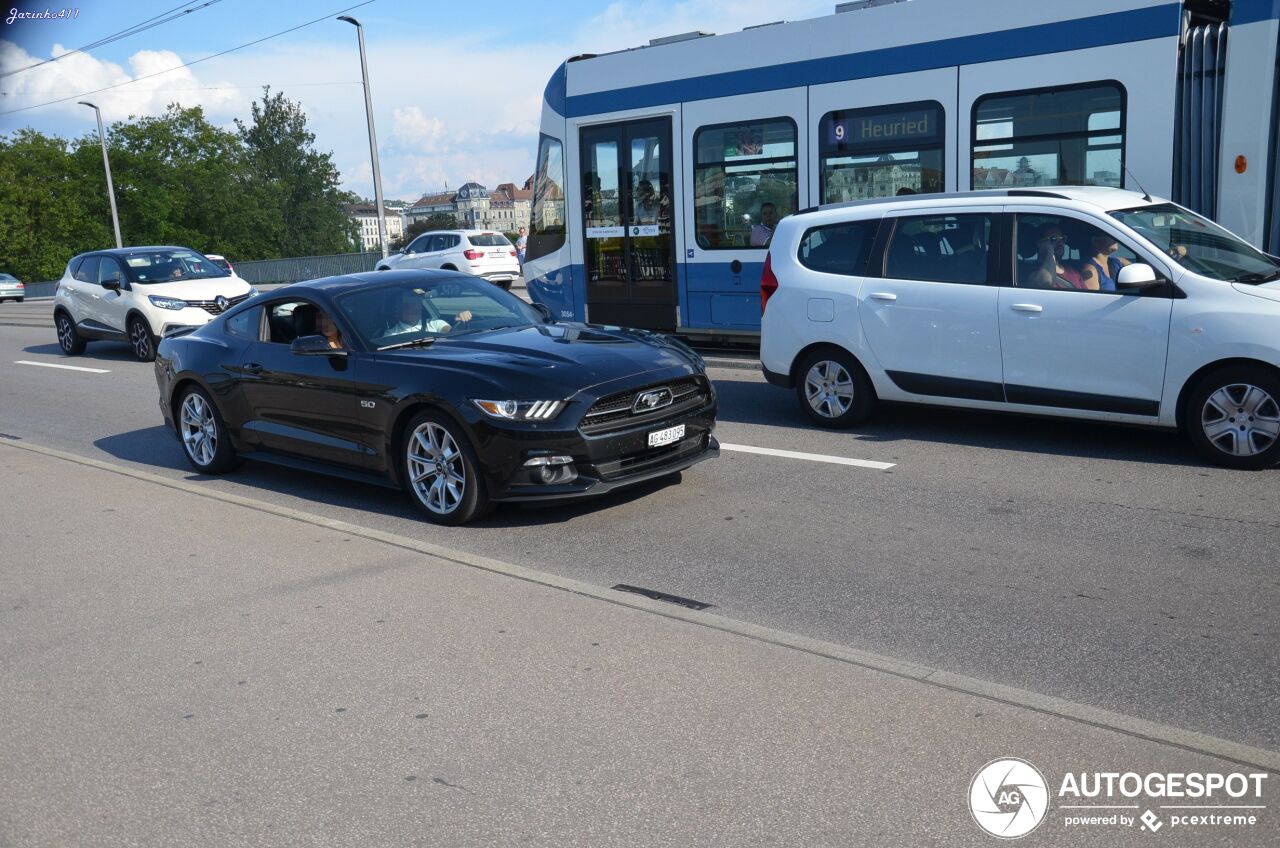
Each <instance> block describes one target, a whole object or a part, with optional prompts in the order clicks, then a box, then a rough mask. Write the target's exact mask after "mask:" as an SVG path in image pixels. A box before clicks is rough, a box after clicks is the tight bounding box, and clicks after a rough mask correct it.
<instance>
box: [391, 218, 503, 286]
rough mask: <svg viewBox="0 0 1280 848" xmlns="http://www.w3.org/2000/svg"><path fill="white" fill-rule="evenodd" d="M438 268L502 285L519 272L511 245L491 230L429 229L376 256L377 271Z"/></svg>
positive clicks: (500, 234)
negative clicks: (382, 256) (383, 255)
mask: <svg viewBox="0 0 1280 848" xmlns="http://www.w3.org/2000/svg"><path fill="white" fill-rule="evenodd" d="M405 268H439V269H442V270H445V271H462V272H464V273H467V274H474V275H475V276H477V277H483V278H484V279H486V280H488V281H489V282H491V283H493V284H494V285H496V286H499V287H501V288H503V289H510V288H511V284H512V283H513V282H515V280H516V278H517V277H519V276H520V260H519V259H518V258H517V256H516V248H515V245H513V244H512V243H511V241H510V240H509V239H508V238H507V237H506V236H504V235H503V234H502V233H498V232H494V231H492V230H433V231H431V232H427V233H423V234H422V235H420V236H418V237H417V238H415V239H414V240H413V241H411V242H409V244H408V245H407V246H406V247H405V249H404V250H402V251H400V252H399V253H393V254H391V255H390V256H388V257H387V258H386V259H382V260H379V262H378V264H377V265H376V266H375V269H376V270H378V271H390V270H392V269H396V270H402V269H405Z"/></svg>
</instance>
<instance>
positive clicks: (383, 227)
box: [338, 15, 387, 259]
mask: <svg viewBox="0 0 1280 848" xmlns="http://www.w3.org/2000/svg"><path fill="white" fill-rule="evenodd" d="M338 20H340V21H346V22H347V23H349V24H351V25H352V26H354V27H355V28H356V33H357V35H358V36H359V38H360V76H361V77H363V78H364V113H365V117H366V118H367V119H368V121H369V153H370V154H372V156H373V199H374V202H375V203H377V204H378V241H379V242H380V243H381V244H382V258H383V259H386V258H387V212H386V209H385V207H383V205H382V166H380V165H379V164H378V136H377V135H376V134H375V133H374V131H373V97H372V95H370V94H369V63H368V62H367V61H366V60H365V57H364V27H363V26H361V25H360V22H359V21H357V20H356V19H355V18H353V17H351V16H350V15H342V16H341V17H339V18H338Z"/></svg>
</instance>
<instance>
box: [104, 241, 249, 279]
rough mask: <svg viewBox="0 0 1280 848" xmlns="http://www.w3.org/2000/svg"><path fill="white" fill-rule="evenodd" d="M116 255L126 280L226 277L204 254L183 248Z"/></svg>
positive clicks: (224, 272) (226, 274) (225, 273)
mask: <svg viewBox="0 0 1280 848" xmlns="http://www.w3.org/2000/svg"><path fill="white" fill-rule="evenodd" d="M120 258H121V259H123V260H124V264H125V267H126V268H128V269H129V280H130V281H131V282H135V283H141V284H143V285H147V284H149V283H181V282H183V281H185V280H205V279H208V278H210V277H227V276H230V275H229V274H228V273H227V272H226V271H224V270H222V269H221V268H219V267H218V266H217V265H215V264H214V263H213V261H212V260H210V259H209V258H208V257H207V256H204V255H203V254H200V253H196V252H195V251H194V250H188V249H186V248H175V249H169V250H140V251H138V252H136V253H129V254H126V255H124V256H121V257H120Z"/></svg>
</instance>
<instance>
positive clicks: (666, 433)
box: [649, 424, 684, 448]
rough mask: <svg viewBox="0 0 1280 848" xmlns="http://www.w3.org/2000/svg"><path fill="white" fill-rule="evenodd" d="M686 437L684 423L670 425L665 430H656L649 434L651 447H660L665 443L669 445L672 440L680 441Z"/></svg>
mask: <svg viewBox="0 0 1280 848" xmlns="http://www.w3.org/2000/svg"><path fill="white" fill-rule="evenodd" d="M683 438H684V425H683V424H680V425H679V426H676V427H668V428H667V429H665V430H655V431H653V432H652V433H650V434H649V447H651V448H660V447H662V446H663V445H669V444H671V443H672V442H678V441H680V440H681V439H683Z"/></svg>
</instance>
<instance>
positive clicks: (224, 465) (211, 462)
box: [178, 388, 235, 474]
mask: <svg viewBox="0 0 1280 848" xmlns="http://www.w3.org/2000/svg"><path fill="white" fill-rule="evenodd" d="M178 435H179V436H180V437H181V438H182V447H183V449H184V450H185V451H186V454H187V460H188V461H189V462H190V463H191V465H192V466H193V467H194V468H195V469H196V470H197V471H200V472H202V473H204V474H221V473H222V472H224V471H228V470H230V469H231V467H232V466H233V465H235V451H234V450H233V449H232V447H231V444H230V442H229V440H228V439H227V437H226V432H225V429H224V427H223V424H222V418H221V416H219V415H218V410H217V408H216V407H214V405H213V401H211V400H209V396H208V395H206V394H205V393H204V391H202V390H201V389H198V388H191V389H189V390H188V391H187V393H186V394H185V395H183V397H182V403H181V404H180V405H179V407H178Z"/></svg>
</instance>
